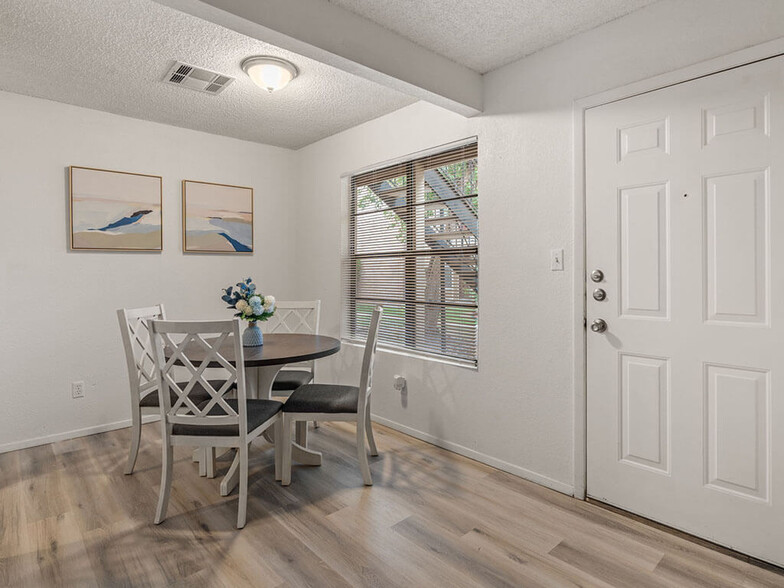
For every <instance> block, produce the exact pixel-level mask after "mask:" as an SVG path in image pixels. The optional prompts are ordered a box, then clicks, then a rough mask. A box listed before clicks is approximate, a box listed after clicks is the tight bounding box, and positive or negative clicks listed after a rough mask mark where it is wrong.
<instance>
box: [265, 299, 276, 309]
mask: <svg viewBox="0 0 784 588" xmlns="http://www.w3.org/2000/svg"><path fill="white" fill-rule="evenodd" d="M274 307H275V297H274V296H265V297H264V308H265V309H266V310H271V309H272V308H274Z"/></svg>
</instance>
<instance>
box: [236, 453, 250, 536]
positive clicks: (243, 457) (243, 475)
mask: <svg viewBox="0 0 784 588" xmlns="http://www.w3.org/2000/svg"><path fill="white" fill-rule="evenodd" d="M249 450H250V446H249V445H248V444H247V443H243V444H240V447H239V452H240V498H239V504H238V506H237V528H238V529H242V528H243V527H244V526H245V521H246V519H247V518H248V451H249Z"/></svg>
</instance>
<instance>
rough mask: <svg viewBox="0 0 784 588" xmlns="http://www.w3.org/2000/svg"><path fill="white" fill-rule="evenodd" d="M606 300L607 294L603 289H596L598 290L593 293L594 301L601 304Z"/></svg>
mask: <svg viewBox="0 0 784 588" xmlns="http://www.w3.org/2000/svg"><path fill="white" fill-rule="evenodd" d="M605 298H607V292H605V291H604V290H602V289H601V288H596V290H594V291H593V299H594V300H597V301H599V302H601V301H602V300H604V299H605Z"/></svg>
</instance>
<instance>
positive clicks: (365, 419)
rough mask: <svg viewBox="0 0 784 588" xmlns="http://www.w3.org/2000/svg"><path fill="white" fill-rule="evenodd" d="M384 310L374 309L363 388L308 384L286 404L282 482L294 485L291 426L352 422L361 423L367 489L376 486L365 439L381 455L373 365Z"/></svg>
mask: <svg viewBox="0 0 784 588" xmlns="http://www.w3.org/2000/svg"><path fill="white" fill-rule="evenodd" d="M382 313H383V309H382V308H381V307H380V306H378V307H376V308H375V310H373V314H372V316H371V319H370V327H369V329H368V336H367V343H365V353H364V355H363V358H362V371H361V374H360V378H359V387H357V386H342V385H338V384H305V385H304V386H300V387H299V388H297V389H296V390H295V391H294V392H293V393H292V394H291V396H289V398H288V400H286V403H285V404H284V405H283V439H282V442H283V459H282V462H283V463H282V464H281V465H282V469H283V471H282V479H281V483H282V484H283V485H284V486H288V485H289V484H290V483H291V448H292V440H291V425H292V423H296V422H299V421H312V420H318V421H349V422H356V423H357V456H358V457H359V467H360V470H361V471H362V480H363V481H364V483H365V485H366V486H372V485H373V479H372V477H371V475H370V464H369V463H368V456H367V451H366V450H365V437H367V442H368V445H369V446H370V455H373V456H376V455H378V449H377V448H376V441H375V439H374V438H373V428H372V425H371V422H370V393H371V392H372V384H373V363H374V360H375V356H376V346H377V343H378V329H379V323H380V321H381V315H382Z"/></svg>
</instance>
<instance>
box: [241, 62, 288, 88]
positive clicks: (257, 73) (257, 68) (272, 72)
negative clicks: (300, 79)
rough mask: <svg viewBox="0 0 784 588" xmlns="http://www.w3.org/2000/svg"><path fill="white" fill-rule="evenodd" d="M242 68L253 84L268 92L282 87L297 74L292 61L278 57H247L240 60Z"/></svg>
mask: <svg viewBox="0 0 784 588" xmlns="http://www.w3.org/2000/svg"><path fill="white" fill-rule="evenodd" d="M242 70H243V71H244V72H245V73H246V74H248V77H250V79H251V80H253V83H254V84H256V85H257V86H258V87H259V88H264V89H265V90H267V92H269V93H270V94H272V92H274V91H275V90H280V89H281V88H284V87H285V86H286V84H288V83H289V82H290V81H291V80H293V79H294V78H296V77H297V74H299V70H298V69H297V67H296V66H295V65H294V64H293V63H289V62H288V61H286V60H285V59H280V58H278V57H248V58H247V59H246V60H245V61H243V62H242Z"/></svg>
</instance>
